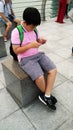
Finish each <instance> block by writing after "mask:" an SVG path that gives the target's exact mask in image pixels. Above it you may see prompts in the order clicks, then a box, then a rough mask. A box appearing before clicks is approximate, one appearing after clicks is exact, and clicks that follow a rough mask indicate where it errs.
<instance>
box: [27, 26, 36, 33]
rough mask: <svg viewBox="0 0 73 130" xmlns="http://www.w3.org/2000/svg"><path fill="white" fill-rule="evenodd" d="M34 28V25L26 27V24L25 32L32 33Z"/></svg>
mask: <svg viewBox="0 0 73 130" xmlns="http://www.w3.org/2000/svg"><path fill="white" fill-rule="evenodd" d="M35 28H36V26H34V25H32V24H31V25H27V24H26V30H27V31H28V32H30V31H33V30H34V29H35Z"/></svg>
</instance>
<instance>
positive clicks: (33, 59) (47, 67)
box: [20, 52, 56, 81]
mask: <svg viewBox="0 0 73 130" xmlns="http://www.w3.org/2000/svg"><path fill="white" fill-rule="evenodd" d="M20 66H21V67H22V69H23V70H24V71H25V72H26V73H27V74H28V75H29V76H30V77H31V78H32V80H33V81H34V80H36V79H37V78H38V77H40V76H41V75H43V74H44V71H46V72H49V71H51V70H53V69H55V68H56V66H55V65H54V63H53V62H52V61H51V60H50V59H49V58H48V57H47V56H46V55H45V54H44V53H42V52H40V53H38V54H36V55H34V56H30V57H27V58H23V59H21V62H20Z"/></svg>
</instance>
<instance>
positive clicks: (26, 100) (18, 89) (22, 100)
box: [2, 56, 40, 107]
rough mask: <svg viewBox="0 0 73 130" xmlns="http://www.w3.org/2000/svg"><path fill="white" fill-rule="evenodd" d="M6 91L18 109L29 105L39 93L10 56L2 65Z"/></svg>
mask: <svg viewBox="0 0 73 130" xmlns="http://www.w3.org/2000/svg"><path fill="white" fill-rule="evenodd" d="M2 68H3V73H4V77H5V82H6V89H7V90H8V92H9V93H10V94H11V96H12V97H13V98H14V100H15V101H16V103H17V104H18V105H19V106H20V107H23V106H24V107H26V106H27V105H29V104H30V103H31V102H32V101H33V100H34V99H35V98H36V97H37V96H38V94H39V93H40V90H39V89H38V88H37V87H36V85H35V83H34V82H33V81H32V80H31V78H30V77H29V76H28V75H27V74H26V73H25V72H24V71H23V70H22V69H21V68H20V66H19V64H18V63H17V62H16V61H14V60H13V58H12V57H11V56H9V57H8V58H6V60H5V61H4V62H3V63H2Z"/></svg>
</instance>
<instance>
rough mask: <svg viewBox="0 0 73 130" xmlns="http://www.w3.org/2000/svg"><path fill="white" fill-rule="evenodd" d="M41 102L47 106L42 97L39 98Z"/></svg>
mask: <svg viewBox="0 0 73 130" xmlns="http://www.w3.org/2000/svg"><path fill="white" fill-rule="evenodd" d="M39 100H40V101H41V102H42V103H44V104H45V105H47V104H46V102H44V101H43V100H42V99H41V97H40V96H39Z"/></svg>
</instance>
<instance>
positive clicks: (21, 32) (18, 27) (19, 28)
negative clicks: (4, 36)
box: [17, 25, 24, 46]
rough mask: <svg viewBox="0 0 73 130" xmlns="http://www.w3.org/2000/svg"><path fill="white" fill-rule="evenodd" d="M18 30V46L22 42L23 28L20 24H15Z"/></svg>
mask: <svg viewBox="0 0 73 130" xmlns="http://www.w3.org/2000/svg"><path fill="white" fill-rule="evenodd" d="M17 29H18V32H19V37H20V46H21V44H22V41H23V38H24V30H23V27H22V26H21V25H18V26H17Z"/></svg>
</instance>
